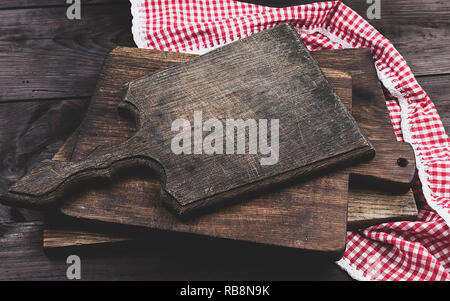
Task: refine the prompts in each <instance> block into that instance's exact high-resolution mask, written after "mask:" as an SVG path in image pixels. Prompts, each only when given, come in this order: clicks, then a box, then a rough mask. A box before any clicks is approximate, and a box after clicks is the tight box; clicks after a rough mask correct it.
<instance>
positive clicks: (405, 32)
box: [0, 0, 450, 101]
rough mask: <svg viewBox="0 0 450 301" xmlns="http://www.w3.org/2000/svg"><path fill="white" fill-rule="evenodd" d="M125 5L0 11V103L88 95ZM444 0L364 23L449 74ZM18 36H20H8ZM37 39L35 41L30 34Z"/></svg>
mask: <svg viewBox="0 0 450 301" xmlns="http://www.w3.org/2000/svg"><path fill="white" fill-rule="evenodd" d="M52 1H53V0H48V1H26V0H24V1H18V2H17V4H16V1H6V2H5V3H3V1H2V4H0V5H4V7H6V8H8V7H21V5H19V4H20V3H21V2H23V3H24V4H23V5H24V6H23V7H26V6H27V5H28V4H27V2H28V3H30V4H29V5H31V7H39V6H47V5H53V2H52ZM8 2H9V4H8ZM47 2H49V3H47ZM305 2H311V1H297V2H296V1H274V2H272V3H271V2H270V1H266V4H270V5H272V6H277V5H278V6H282V5H283V4H284V6H286V5H294V4H298V3H305ZM344 2H345V3H346V4H347V5H349V6H350V7H352V8H353V9H355V10H356V11H357V12H358V13H359V14H361V15H362V16H363V17H364V16H365V15H366V10H367V7H368V5H367V3H366V2H365V1H362V0H350V1H344ZM385 2H386V1H385ZM63 4H64V3H63ZM262 4H264V3H262ZM11 5H13V6H11ZM128 5H129V3H128V1H126V0H124V1H118V4H114V5H109V4H107V3H106V4H104V5H103V4H95V5H87V6H86V8H84V9H83V19H82V20H81V22H79V21H70V20H67V19H66V18H65V11H64V10H65V7H60V8H59V9H60V11H58V10H54V11H52V14H46V13H45V10H42V14H43V16H42V17H41V16H40V15H39V14H37V13H36V12H33V10H34V9H35V8H33V9H31V8H30V9H29V10H28V12H20V11H21V10H14V11H15V13H17V14H18V15H20V16H21V18H19V19H18V18H16V16H15V15H14V14H13V13H12V12H10V13H8V14H6V13H5V15H3V16H2V18H0V20H1V21H0V22H2V24H3V26H0V31H2V32H3V33H4V34H3V35H0V40H2V41H1V42H0V65H2V66H4V68H1V69H0V85H1V86H2V87H4V89H2V90H1V91H0V101H9V100H23V99H28V100H30V99H41V98H44V99H48V98H61V97H63V98H66V97H80V96H91V95H92V93H93V90H94V87H95V81H96V79H97V76H98V72H99V71H100V68H101V65H102V62H103V58H104V56H105V55H106V54H107V53H108V52H109V50H111V49H112V48H114V47H115V46H117V45H123V46H132V45H134V44H133V41H132V37H131V29H130V24H131V23H130V22H131V21H130V20H131V13H130V10H129V9H128V8H126V7H125V6H128ZM449 5H450V2H448V1H439V0H427V1H426V2H425V3H424V2H423V1H419V0H413V1H409V0H396V1H387V2H386V3H383V5H382V19H381V20H369V21H370V23H371V24H372V25H374V26H375V27H376V28H377V29H378V30H380V31H381V32H382V33H383V34H385V35H386V36H387V38H389V39H390V40H391V41H392V42H393V43H394V46H396V48H397V49H398V50H399V51H400V53H401V54H402V55H404V57H405V58H406V61H407V62H408V64H409V65H410V66H411V67H412V70H413V72H414V73H415V75H416V76H420V75H431V74H439V73H450V65H449V64H447V62H450V59H449V56H450V54H449V53H450V51H448V50H449V49H448V45H450V43H449V40H448V39H449V37H450V34H449V28H450V25H449V21H448V20H450V17H449V16H448V12H449V11H450V10H449ZM62 6H64V5H62ZM83 7H84V6H83ZM94 10H95V11H94ZM4 11H7V10H4ZM91 11H92V12H95V13H91ZM44 16H45V17H44ZM18 20H19V21H18ZM20 20H23V21H22V22H20ZM40 20H42V21H43V20H45V22H40ZM27 22H29V23H31V24H35V26H29V25H28V24H27ZM39 22H40V23H39ZM2 28H3V30H2ZM7 37H8V38H7ZM18 37H20V38H21V39H26V40H20V41H18V40H11V39H16V38H18ZM36 37H40V39H39V40H34V39H35V38H36ZM6 39H8V40H6ZM63 39H64V40H65V41H63V42H61V40H63ZM69 40H70V41H69ZM10 70H14V72H10ZM37 70H39V72H37ZM3 71H7V72H3ZM69 71H70V72H69ZM57 74H62V75H63V76H60V77H58V76H57Z"/></svg>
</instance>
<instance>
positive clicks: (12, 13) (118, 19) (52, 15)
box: [0, 1, 131, 41]
mask: <svg viewBox="0 0 450 301" xmlns="http://www.w3.org/2000/svg"><path fill="white" fill-rule="evenodd" d="M66 10H67V8H66V7H45V8H25V9H4V10H1V9H0V40H1V41H17V40H25V39H28V40H32V39H57V40H59V39H74V40H77V39H95V40H120V39H121V38H123V37H124V36H126V38H127V39H128V40H130V39H131V11H130V4H129V2H126V1H124V2H119V3H111V4H103V5H88V6H84V7H82V14H81V19H80V20H70V19H68V18H67V16H66Z"/></svg>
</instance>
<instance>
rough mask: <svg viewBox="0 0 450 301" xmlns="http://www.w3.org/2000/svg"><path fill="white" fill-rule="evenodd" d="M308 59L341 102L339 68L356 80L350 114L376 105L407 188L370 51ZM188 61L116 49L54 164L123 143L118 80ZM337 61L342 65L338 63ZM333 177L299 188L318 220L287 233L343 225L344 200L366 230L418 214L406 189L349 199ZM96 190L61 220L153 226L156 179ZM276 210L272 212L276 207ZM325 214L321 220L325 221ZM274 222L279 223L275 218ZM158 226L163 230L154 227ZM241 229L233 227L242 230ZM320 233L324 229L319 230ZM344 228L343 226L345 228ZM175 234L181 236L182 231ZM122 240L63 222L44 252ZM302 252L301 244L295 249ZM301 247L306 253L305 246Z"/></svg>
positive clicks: (345, 93) (125, 131) (128, 130)
mask: <svg viewBox="0 0 450 301" xmlns="http://www.w3.org/2000/svg"><path fill="white" fill-rule="evenodd" d="M313 55H314V56H315V57H316V58H317V59H318V61H319V64H320V65H321V67H322V69H323V70H324V71H325V73H326V75H327V76H328V77H329V78H330V81H331V82H332V84H333V87H334V89H335V90H336V92H337V93H338V94H339V95H340V97H341V99H342V100H343V101H344V100H347V101H348V100H349V99H350V98H351V90H350V89H349V88H348V87H349V78H348V76H345V74H346V73H345V72H342V71H339V69H337V68H340V69H341V70H348V71H349V72H351V73H354V74H355V75H357V76H356V77H355V78H354V79H353V86H354V88H353V90H354V94H355V95H354V100H353V103H354V104H355V105H356V108H355V105H354V108H353V110H355V109H356V110H359V107H363V106H366V105H367V100H366V99H365V98H366V97H368V98H373V100H372V101H371V102H370V106H372V107H373V108H372V109H371V110H366V111H368V112H370V114H373V115H372V116H373V118H364V120H365V121H366V122H368V126H372V127H374V125H375V124H378V125H377V127H378V128H381V130H380V131H377V132H376V133H380V134H379V135H380V137H381V138H382V137H384V138H386V140H390V141H391V143H390V144H391V145H392V147H397V146H398V148H399V149H400V152H399V153H396V154H395V155H397V157H395V156H394V154H391V158H392V160H393V161H394V163H393V164H392V165H394V166H392V165H391V167H390V168H391V169H395V168H398V169H396V170H397V172H398V173H402V175H403V178H402V181H403V182H404V183H407V182H408V181H411V180H412V177H413V174H414V167H413V168H412V171H411V170H410V169H408V168H406V169H405V168H400V167H399V166H395V164H396V163H395V162H396V160H397V159H398V157H399V156H401V157H404V158H405V159H407V160H409V161H410V164H411V165H412V166H414V155H413V153H412V151H411V150H410V148H409V147H404V148H403V145H402V144H401V143H397V142H396V140H395V135H394V133H393V130H392V125H391V123H390V120H389V117H388V115H387V109H386V105H385V101H384V96H383V93H382V91H381V87H380V85H379V83H378V81H377V77H376V72H375V70H374V68H373V62H372V59H371V55H370V52H369V51H368V50H367V49H351V50H342V51H338V52H337V54H336V53H335V52H334V51H319V52H314V53H313ZM191 57H192V56H190V55H186V54H180V53H166V52H159V51H152V50H142V49H136V48H117V49H115V50H113V51H112V53H111V54H110V55H109V57H108V58H107V60H106V62H105V66H104V68H103V71H102V73H101V76H100V79H99V83H98V87H97V93H96V96H95V97H94V98H93V99H92V101H91V105H90V108H89V111H88V113H87V116H86V118H85V121H84V122H83V124H82V126H81V127H80V133H79V136H78V135H74V136H73V137H72V138H71V139H70V140H68V141H67V142H66V144H65V145H64V147H63V148H62V149H61V151H60V152H59V153H58V154H57V156H55V160H63V161H65V160H68V159H70V158H72V159H73V160H79V159H82V158H83V157H85V156H87V155H88V154H89V153H90V151H92V150H93V149H95V148H96V147H97V146H99V145H102V144H105V143H120V142H121V141H123V140H124V139H125V138H126V137H128V136H129V135H131V134H132V133H133V131H134V129H133V123H132V122H130V121H129V120H127V119H124V118H121V117H120V116H119V114H117V110H116V109H115V106H116V104H117V102H118V101H119V99H120V87H121V85H122V81H123V82H126V81H127V80H131V79H133V78H137V77H140V76H142V75H144V74H148V73H151V72H154V71H155V70H158V69H159V68H166V67H168V66H170V65H171V64H176V63H179V62H182V61H184V60H187V59H189V58H191ZM337 58H339V59H337ZM341 60H342V62H340V61H341ZM337 61H339V62H337ZM335 66H336V67H335ZM119 74H120V76H121V80H120V81H117V80H116V81H114V80H112V78H115V79H117V78H118V75H119ZM105 85H107V86H108V87H111V89H104V88H103V87H105ZM345 87H347V88H345ZM355 92H356V93H355ZM354 113H355V112H353V114H354ZM386 117H387V118H386ZM372 133H373V132H372ZM379 139H380V138H379ZM75 143H76V146H75V147H73V144H75ZM379 153H380V152H379ZM394 157H395V158H394ZM411 165H409V166H411ZM407 167H408V166H407ZM378 172H379V170H378ZM333 177H334V180H333V182H330V181H331V180H323V181H325V184H322V185H321V184H320V183H319V184H317V183H316V184H314V183H310V184H311V185H310V186H308V187H307V188H309V189H301V190H299V193H295V194H293V197H299V194H300V193H302V191H303V197H304V198H303V200H306V201H307V202H308V203H309V205H308V206H305V208H304V209H303V212H304V214H303V216H306V215H308V214H309V216H310V217H311V218H315V219H316V220H315V221H314V219H313V220H311V219H303V220H300V223H299V224H298V225H297V228H293V229H291V231H294V229H295V230H297V229H299V231H297V233H298V234H299V237H301V235H302V234H303V233H306V232H307V231H305V229H306V230H307V229H313V230H314V226H313V225H314V223H315V222H322V223H325V224H326V219H327V216H326V215H327V214H328V215H331V216H335V217H336V215H337V216H338V218H342V220H343V221H345V217H343V215H342V213H341V212H342V211H340V210H342V208H343V207H345V203H346V199H347V198H348V199H349V212H348V217H349V224H350V226H364V225H368V224H373V223H375V222H381V221H388V220H396V219H412V218H414V217H415V216H416V215H417V209H416V207H415V202H414V197H413V195H412V193H411V191H408V192H406V193H390V192H382V191H379V190H371V191H367V190H364V189H361V188H358V187H355V185H352V188H351V189H350V190H349V192H348V194H347V188H346V187H347V184H346V181H347V179H346V178H345V175H344V176H336V175H334V176H333ZM339 177H340V179H339ZM326 181H328V183H326ZM305 184H306V183H305ZM305 184H303V185H305ZM330 185H333V186H330ZM399 185H403V183H400V184H399ZM95 186H97V187H93V188H92V189H90V190H89V191H87V192H84V193H80V194H78V195H77V196H74V197H73V198H71V199H70V200H67V202H66V203H65V204H64V205H63V207H62V208H61V212H62V213H63V214H64V215H67V216H71V217H76V218H82V219H85V220H95V221H103V222H111V223H118V224H129V225H139V226H151V225H150V224H151V223H154V216H155V215H154V213H155V211H157V210H158V208H155V206H156V204H155V202H150V203H149V202H148V201H147V198H145V197H144V196H145V195H146V193H150V194H154V195H156V194H157V190H158V184H157V182H156V181H155V180H151V179H148V177H146V176H145V175H144V174H141V176H139V175H137V176H134V177H130V176H129V177H120V176H118V177H117V178H116V179H114V180H113V182H112V183H107V184H104V186H103V187H98V185H95ZM322 189H324V190H322ZM260 202H262V201H260ZM239 206H243V205H239ZM261 206H262V205H261ZM315 207H316V208H315ZM275 209H276V208H275ZM159 210H160V209H159ZM344 211H345V210H344ZM265 212H267V210H265V211H264V213H265ZM273 212H275V210H274V211H273ZM273 212H272V213H273ZM164 214H166V213H164ZM324 214H325V216H323V215H324ZM318 215H322V220H320V219H318ZM244 216H245V215H242V214H241V215H240V222H241V223H242V227H244V228H245V226H246V224H247V223H246V221H245V218H244ZM289 217H290V215H289V214H288V215H286V218H285V219H286V220H289ZM224 220H225V221H226V220H227V219H225V218H224ZM231 221H232V218H228V225H229V224H230V223H231ZM310 221H311V222H312V224H310V225H309V224H308V222H310ZM249 222H250V220H249ZM274 222H278V223H279V219H275V218H274ZM344 223H345V222H344ZM58 225H59V226H58ZM211 225H212V226H211ZM268 225H270V224H268ZM328 225H333V226H334V227H336V226H337V225H339V227H340V226H342V224H340V223H339V224H336V222H335V223H330V222H328ZM274 226H276V225H274ZM206 227H209V228H211V229H210V231H211V232H214V231H215V230H217V229H218V228H219V230H218V231H219V232H215V233H214V234H212V235H211V236H214V237H222V236H221V235H222V234H223V233H222V232H223V230H222V229H220V227H218V226H215V225H214V223H213V224H209V225H207V226H206ZM68 228H69V229H68ZM155 228H162V227H159V226H158V225H156V226H155ZM244 228H241V229H236V228H234V229H236V230H240V231H242V230H243V229H244ZM231 229H233V228H231ZM302 229H303V230H302ZM321 229H322V230H323V228H321ZM341 229H345V225H344V227H343V228H341ZM202 230H203V229H202V228H201V223H199V224H197V227H194V226H193V227H192V228H191V229H189V228H188V227H187V229H185V230H184V231H186V232H190V233H202ZM335 230H336V232H335V233H340V232H339V231H341V230H340V229H337V228H329V229H328V230H327V231H326V232H327V233H325V235H328V234H330V235H329V236H328V238H330V237H336V236H334V234H333V232H334V231H335ZM180 231H183V229H181V230H180ZM220 231H222V232H220ZM244 231H245V229H244ZM230 232H231V231H230ZM260 232H261V231H260ZM204 234H208V233H204ZM232 234H233V233H231V238H236V239H238V237H237V236H234V237H233V235H232ZM229 235H230V233H229ZM311 235H319V236H320V235H322V237H323V235H324V234H323V233H321V232H320V231H319V232H315V233H311V234H310V236H311ZM124 239H128V238H127V237H117V235H114V234H112V233H108V232H107V233H96V232H95V230H94V228H92V230H91V231H88V230H86V229H84V230H80V227H79V226H77V223H74V225H73V226H70V225H68V222H67V221H65V222H64V224H56V225H55V224H52V225H51V226H48V227H47V228H46V230H45V232H44V247H46V248H55V247H63V246H73V245H85V244H93V243H102V242H114V241H118V240H124ZM342 240H344V237H342V236H341V234H340V236H339V237H337V241H338V242H339V243H340V244H341V245H342ZM266 242H267V240H266ZM301 247H302V246H301V245H298V246H297V248H301ZM305 248H307V246H306V247H305Z"/></svg>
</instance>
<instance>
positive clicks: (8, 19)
mask: <svg viewBox="0 0 450 301" xmlns="http://www.w3.org/2000/svg"><path fill="white" fill-rule="evenodd" d="M106 29H107V30H106ZM0 32H2V34H0V66H2V68H0V86H1V87H2V89H0V102H5V101H19V100H32V99H61V98H76V97H85V96H91V95H92V93H93V90H94V88H95V82H96V80H97V77H98V74H99V72H100V69H101V66H102V63H103V60H104V58H105V55H106V54H107V53H108V52H109V51H110V50H111V49H112V48H114V47H116V46H117V45H128V46H134V42H133V39H132V36H131V16H130V12H129V8H128V6H125V5H108V6H95V5H94V6H92V7H89V8H88V9H85V10H83V19H82V20H81V21H71V20H68V19H67V18H66V16H65V10H64V9H63V8H54V9H26V10H20V9H19V10H0Z"/></svg>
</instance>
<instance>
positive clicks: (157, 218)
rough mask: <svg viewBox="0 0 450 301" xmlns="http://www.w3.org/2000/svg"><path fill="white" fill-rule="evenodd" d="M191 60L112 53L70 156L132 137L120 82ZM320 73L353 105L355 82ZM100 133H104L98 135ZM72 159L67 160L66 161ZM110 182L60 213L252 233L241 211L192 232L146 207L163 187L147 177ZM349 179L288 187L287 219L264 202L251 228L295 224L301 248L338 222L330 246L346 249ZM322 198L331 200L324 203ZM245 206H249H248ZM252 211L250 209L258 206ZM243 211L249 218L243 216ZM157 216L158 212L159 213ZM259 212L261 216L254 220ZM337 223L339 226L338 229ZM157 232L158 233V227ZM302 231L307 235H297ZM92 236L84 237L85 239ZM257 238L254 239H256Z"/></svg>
mask: <svg viewBox="0 0 450 301" xmlns="http://www.w3.org/2000/svg"><path fill="white" fill-rule="evenodd" d="M190 57H192V56H189V55H185V54H179V53H166V52H159V51H151V50H139V49H135V48H117V49H115V50H114V51H113V52H112V53H111V55H110V57H109V58H108V59H107V61H106V63H105V67H104V71H103V72H102V74H101V76H100V81H99V84H98V91H99V93H97V95H96V97H95V98H94V99H93V102H92V104H91V106H90V108H89V113H88V114H87V116H86V119H85V121H84V122H83V126H82V127H81V128H80V137H79V141H78V143H77V147H76V149H75V150H74V151H73V155H72V158H79V159H82V158H83V156H84V155H88V154H89V152H90V151H89V150H92V149H95V148H96V147H97V146H98V145H102V144H105V143H111V142H114V143H120V142H121V141H123V140H124V139H125V138H126V137H128V136H130V135H132V133H133V132H134V125H133V123H132V122H130V121H129V120H127V119H124V118H122V117H120V115H119V114H118V113H117V110H116V109H115V107H116V104H117V103H118V101H119V100H120V96H121V87H122V85H123V83H125V82H127V81H129V80H132V79H134V78H138V77H141V76H143V75H145V74H149V73H152V72H155V71H156V70H158V69H159V68H167V67H168V66H170V65H173V64H175V63H179V62H182V61H185V60H187V59H189V58H190ZM323 70H324V72H325V73H326V75H327V77H328V78H329V80H330V81H331V83H332V84H333V86H334V87H336V89H335V90H336V91H337V93H339V95H340V96H341V99H342V100H343V101H344V102H346V103H347V104H348V105H349V104H350V100H351V77H350V76H349V75H348V74H347V73H345V72H342V71H339V70H336V69H333V68H327V67H324V68H323ZM115 73H120V77H114V76H111V74H115ZM102 87H109V89H103V88H102ZM92 124H95V126H92ZM99 132H102V133H103V134H99ZM88 137H90V138H88ZM75 139H76V138H74V139H73V140H72V143H74V140H75ZM72 149H73V145H70V141H69V142H67V143H65V144H64V147H63V148H62V149H61V150H60V152H59V153H58V155H57V156H56V158H57V159H58V160H64V157H65V156H64V155H63V154H66V155H67V154H70V153H72V151H71V150H72ZM67 159H69V158H68V157H66V160H67ZM113 181H114V183H112V184H111V185H107V186H105V185H100V186H99V185H97V184H98V183H97V184H94V185H93V186H94V187H92V188H93V189H86V190H87V191H86V192H83V193H82V195H76V196H74V197H73V199H71V200H67V202H66V206H65V207H63V208H62V211H63V213H64V214H67V215H71V216H79V217H82V218H85V219H94V220H95V219H99V220H102V221H110V222H114V223H125V224H126V223H130V224H133V225H140V226H145V225H149V224H152V225H154V224H155V223H159V222H162V223H163V224H162V225H164V224H165V225H166V226H165V227H171V228H174V227H176V228H178V229H179V230H181V231H185V232H193V233H204V234H210V233H211V232H214V234H213V236H218V237H229V238H230V237H234V238H236V233H242V234H240V235H242V236H244V237H245V236H247V237H248V239H252V237H251V236H252V234H251V233H250V234H246V233H247V232H248V229H247V228H248V226H247V223H243V216H246V215H247V214H244V213H239V212H240V211H239V208H237V209H236V208H235V209H233V210H232V211H233V212H234V211H236V210H237V212H238V213H234V214H233V213H231V214H230V213H229V214H228V215H227V214H225V215H223V214H218V215H212V216H210V217H209V218H205V219H203V221H198V222H197V223H194V224H195V226H194V225H189V224H187V225H183V224H180V223H179V222H178V221H175V219H174V218H173V217H172V216H171V215H169V214H168V213H167V212H166V211H165V210H164V209H163V208H160V207H159V206H158V203H155V202H151V203H149V202H148V201H147V199H148V198H149V197H150V198H151V196H155V197H156V196H157V195H158V193H159V183H158V182H157V181H156V180H155V179H149V178H148V175H146V174H145V172H144V173H142V172H141V173H137V174H135V176H132V175H130V174H129V175H128V176H125V178H124V177H123V176H119V177H118V178H117V179H114V180H113ZM347 181H348V176H347V175H346V174H344V173H343V174H339V175H334V176H331V175H326V176H325V177H324V178H322V179H321V180H318V179H316V180H314V181H311V183H310V184H307V185H306V186H305V187H304V188H303V189H300V190H298V191H293V190H292V189H290V190H289V189H285V192H284V193H285V194H286V195H285V196H284V197H283V198H282V199H280V201H279V202H277V204H283V203H284V206H283V207H284V208H290V210H288V211H290V213H289V214H286V213H285V210H287V209H279V208H278V205H274V203H273V201H272V199H270V197H265V198H263V199H259V200H258V201H257V203H256V206H259V207H258V209H255V210H248V211H250V212H254V213H253V215H254V216H255V219H254V220H253V222H252V223H251V224H253V226H251V227H256V228H258V227H265V228H277V227H280V224H285V225H286V226H289V225H292V224H293V223H294V225H293V226H292V227H293V228H295V229H296V230H295V231H286V232H291V233H293V234H294V235H298V237H302V233H306V232H309V234H308V237H309V242H308V243H307V244H306V245H304V246H301V245H300V246H298V247H299V248H304V249H308V247H309V248H310V247H311V246H312V244H313V243H314V241H316V240H317V235H324V234H323V233H322V234H320V232H316V231H315V230H316V229H317V230H319V231H320V229H321V227H314V226H313V224H315V223H316V222H317V220H320V223H321V224H328V223H330V222H331V223H332V224H333V226H331V227H333V228H330V229H332V232H335V231H336V234H332V235H331V234H330V236H331V237H333V239H331V240H337V241H338V244H342V242H343V240H344V238H342V239H341V238H339V237H340V236H341V235H340V234H337V233H340V231H341V230H340V228H341V229H345V219H346V214H343V213H344V212H345V211H346V210H345V207H346V205H345V204H346V200H347V193H348V192H347V191H348V188H347V186H348V185H347V184H346V183H347ZM322 188H323V189H325V190H324V191H328V190H329V189H330V188H332V193H330V195H331V197H328V196H327V197H323V196H322V193H321V189H322ZM130 192H133V194H134V195H133V197H131V198H130V197H125V196H126V195H128V196H129V193H130ZM124 193H125V195H124ZM272 195H274V194H272ZM273 198H276V196H273ZM325 199H326V200H327V201H326V202H322V200H325ZM72 200H73V201H72ZM317 201H319V204H318V205H317V208H315V207H314V206H315V205H314V203H315V202H317ZM304 202H308V203H309V204H311V205H310V206H304V207H303V208H302V207H298V206H296V205H295V204H302V203H304ZM291 204H294V205H291ZM241 206H246V205H245V204H243V205H241ZM247 206H250V207H252V208H253V207H254V206H255V205H247ZM244 208H246V207H244ZM241 211H242V210H241ZM243 211H244V212H246V210H243ZM268 211H272V213H271V214H270V215H268V214H266V212H268ZM160 212H161V214H160V215H158V214H159V213H160ZM277 212H278V213H277ZM155 213H157V214H155ZM258 214H259V215H260V216H259V217H258V218H256V217H257V216H258ZM151 216H153V217H151ZM299 216H303V218H302V219H299V218H298V217H299ZM280 218H281V219H282V220H283V221H282V222H280ZM170 221H174V222H175V225H174V226H172V225H171V224H170V223H169V222H170ZM338 221H339V223H338V224H336V222H338ZM341 222H342V223H343V224H342V223H341ZM212 225H214V226H212ZM270 225H273V226H270ZM308 225H311V226H308ZM156 227H157V228H159V227H160V226H156ZM233 229H234V230H233ZM299 229H303V230H301V231H300V230H299ZM344 231H345V230H344ZM50 233H52V232H50ZM255 233H259V234H255V235H261V237H259V238H258V237H257V238H256V239H257V241H258V242H265V243H272V244H273V243H275V244H276V243H277V242H278V243H280V242H282V241H283V240H285V239H286V236H285V234H283V235H278V234H277V237H275V236H274V233H276V232H273V233H272V232H267V231H255ZM88 235H89V234H88V233H86V236H88ZM327 235H328V234H327ZM303 237H304V235H303ZM328 239H330V238H328ZM253 240H255V238H254V237H253ZM66 241H67V242H68V243H71V242H72V240H71V239H70V237H66ZM57 242H58V239H55V240H54V244H56V243H57ZM308 245H309V246H308Z"/></svg>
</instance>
